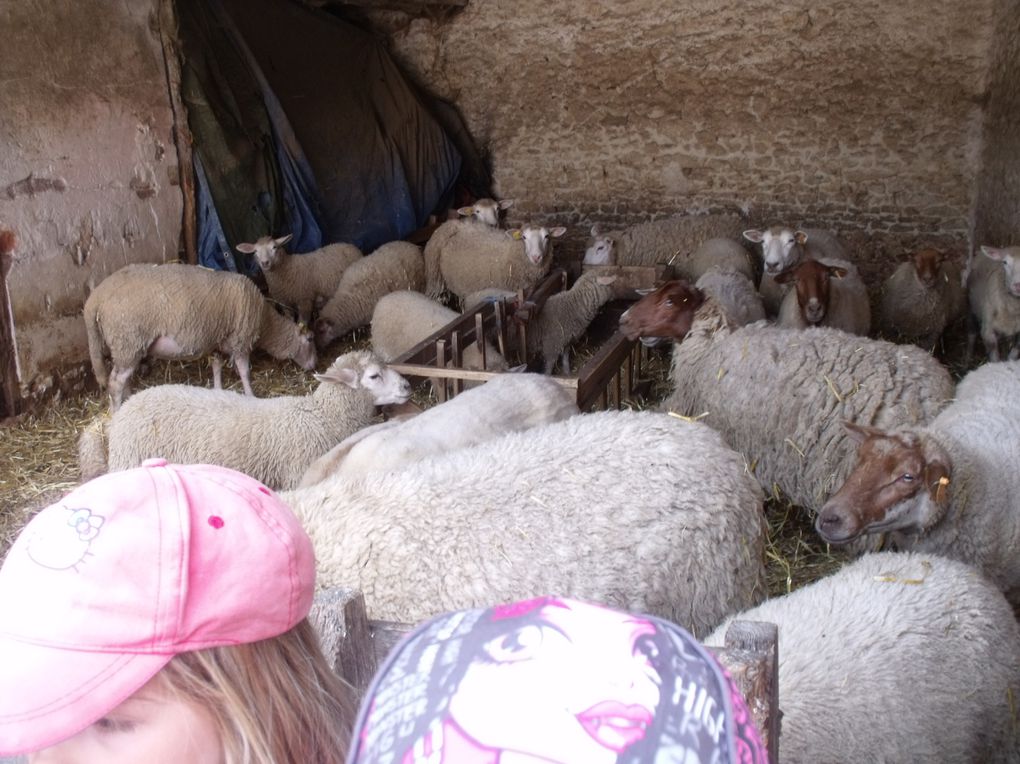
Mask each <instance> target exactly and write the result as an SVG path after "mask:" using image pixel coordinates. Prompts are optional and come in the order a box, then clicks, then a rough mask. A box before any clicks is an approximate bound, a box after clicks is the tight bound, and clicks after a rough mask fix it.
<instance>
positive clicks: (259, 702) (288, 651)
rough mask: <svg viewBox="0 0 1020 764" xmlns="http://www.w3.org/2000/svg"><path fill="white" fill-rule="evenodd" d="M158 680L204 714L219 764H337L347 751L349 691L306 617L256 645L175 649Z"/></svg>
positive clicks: (352, 706)
mask: <svg viewBox="0 0 1020 764" xmlns="http://www.w3.org/2000/svg"><path fill="white" fill-rule="evenodd" d="M160 677H161V678H162V680H163V681H164V682H165V686H166V687H167V689H168V690H169V691H170V692H173V693H176V694H177V695H178V696H179V697H181V698H184V699H186V700H190V701H192V702H194V703H196V704H198V705H199V706H201V707H202V708H203V709H205V710H206V711H207V712H208V713H209V714H210V715H211V716H212V718H213V719H214V721H215V724H216V726H217V729H218V731H219V734H220V740H221V741H222V744H223V760H224V762H225V763H226V764H283V763H284V762H309V763H312V762H314V763H315V764H320V763H321V764H333V763H334V762H335V763H336V764H342V762H343V761H344V759H345V757H346V755H347V748H348V746H349V744H350V736H351V728H352V727H353V726H354V719H355V715H356V714H357V698H356V694H355V691H354V689H353V688H352V687H351V686H350V685H349V684H347V682H345V681H344V680H342V679H341V678H340V677H338V676H337V675H336V674H334V673H333V671H332V670H331V669H330V667H329V665H328V664H327V663H326V659H325V657H324V656H323V654H322V650H321V648H320V647H319V641H318V638H317V637H316V635H315V631H314V629H313V628H312V626H311V624H310V623H309V622H308V620H307V619H305V620H303V621H301V622H300V623H299V624H298V625H297V626H295V627H294V628H292V629H291V630H290V631H287V632H284V633H283V634H281V635H280V636H278V637H272V638H270V639H265V640H262V641H260V642H251V643H247V644H239V645H229V646H225V647H213V648H209V649H207V650H196V651H193V652H186V653H181V654H179V655H177V656H176V657H175V658H174V659H173V660H171V661H170V663H168V664H167V665H166V667H165V668H164V669H163V671H162V672H161V673H160Z"/></svg>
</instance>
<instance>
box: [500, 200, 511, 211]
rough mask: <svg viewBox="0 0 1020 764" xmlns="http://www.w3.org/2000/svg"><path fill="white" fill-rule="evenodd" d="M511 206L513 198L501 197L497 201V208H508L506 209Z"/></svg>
mask: <svg viewBox="0 0 1020 764" xmlns="http://www.w3.org/2000/svg"><path fill="white" fill-rule="evenodd" d="M513 206H514V200H513V199H503V200H501V201H500V203H499V208H500V209H501V210H508V209H510V208H511V207H513Z"/></svg>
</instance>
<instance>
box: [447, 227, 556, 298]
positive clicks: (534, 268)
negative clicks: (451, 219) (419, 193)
mask: <svg viewBox="0 0 1020 764" xmlns="http://www.w3.org/2000/svg"><path fill="white" fill-rule="evenodd" d="M444 225H446V224H445V223H444ZM430 243H431V242H430ZM437 247H438V249H437V250H434V251H436V252H437V253H438V258H439V270H440V272H441V274H442V278H443V282H444V284H445V285H446V288H447V289H449V290H450V291H451V292H453V293H454V294H455V295H457V296H458V297H460V298H461V299H463V298H464V297H466V296H467V295H469V294H471V293H472V292H477V291H478V290H480V289H487V288H490V287H499V288H501V289H508V290H510V291H516V290H518V289H524V290H525V291H527V290H529V289H531V287H533V286H535V284H537V283H538V282H539V281H540V280H541V279H542V277H543V276H545V274H546V273H548V272H549V267H550V265H551V264H552V246H551V245H550V249H549V253H548V254H547V255H546V256H545V258H544V259H543V260H542V262H541V264H539V265H533V264H532V263H531V261H530V260H528V258H527V256H526V255H525V254H524V242H523V241H520V240H517V239H514V238H511V237H510V236H509V235H507V232H506V231H501V230H499V229H498V228H492V227H490V226H483V225H477V224H474V223H461V224H460V225H459V226H458V227H457V228H454V229H452V230H451V231H450V233H449V235H448V236H447V237H446V238H445V239H444V240H442V241H441V244H440V245H437Z"/></svg>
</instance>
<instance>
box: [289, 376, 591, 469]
mask: <svg viewBox="0 0 1020 764" xmlns="http://www.w3.org/2000/svg"><path fill="white" fill-rule="evenodd" d="M577 413H578V409H577V403H576V402H575V396H574V395H573V394H572V393H571V391H570V390H568V389H567V388H565V387H563V386H562V385H560V384H559V383H558V382H556V381H554V380H553V379H550V378H549V377H545V376H542V375H541V374H501V375H499V376H496V377H493V378H492V379H490V380H489V381H488V382H486V383H485V384H483V385H482V386H481V387H476V388H474V389H471V390H466V391H465V392H463V393H461V394H460V395H458V396H456V397H455V398H451V399H450V400H448V401H446V402H445V403H440V404H439V405H437V406H433V407H432V408H430V409H427V410H426V411H424V412H422V413H421V414H418V415H417V416H414V417H411V418H410V419H407V420H403V421H398V422H393V423H391V422H385V423H383V424H381V425H374V426H373V427H367V428H365V429H364V430H359V431H358V432H356V433H355V434H354V435H352V436H351V437H349V438H347V439H346V440H344V441H343V442H341V443H340V444H339V445H337V446H335V447H334V448H333V449H331V450H330V451H329V452H328V453H327V454H325V455H324V456H322V457H321V458H319V459H318V460H317V461H316V462H314V463H313V464H312V466H311V467H309V468H308V470H307V471H306V472H305V474H304V476H303V477H302V478H301V482H300V483H299V484H298V485H299V487H305V486H309V485H314V484H315V483H318V482H321V481H322V480H324V479H326V478H327V477H329V476H330V475H334V474H336V475H346V476H351V475H358V474H362V473H365V472H376V471H383V470H393V469H397V468H402V467H404V466H406V465H408V464H411V463H412V462H417V461H420V460H422V459H424V458H426V457H428V456H431V455H435V454H440V453H444V452H446V451H453V450H455V449H458V448H468V447H471V446H475V445H477V444H479V443H481V442H483V441H486V440H491V439H493V438H495V437H497V436H499V435H502V434H504V433H507V432H515V431H517V430H526V429H528V428H531V427H537V426H538V425H540V424H546V423H547V422H558V421H559V420H561V419H566V418H567V417H569V416H573V415H574V414H577ZM369 430H372V431H373V432H371V433H370V432H368V431H369Z"/></svg>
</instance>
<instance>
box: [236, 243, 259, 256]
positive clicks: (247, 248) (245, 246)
mask: <svg viewBox="0 0 1020 764" xmlns="http://www.w3.org/2000/svg"><path fill="white" fill-rule="evenodd" d="M234 249H236V250H237V251H238V252H243V253H244V254H246V255H250V254H251V253H252V252H254V251H255V245H254V244H249V243H248V242H242V243H240V244H237V245H236V246H235V247H234Z"/></svg>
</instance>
